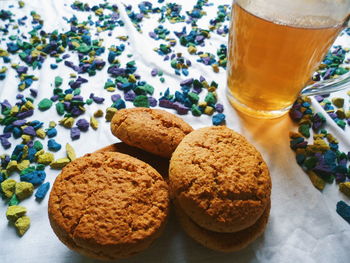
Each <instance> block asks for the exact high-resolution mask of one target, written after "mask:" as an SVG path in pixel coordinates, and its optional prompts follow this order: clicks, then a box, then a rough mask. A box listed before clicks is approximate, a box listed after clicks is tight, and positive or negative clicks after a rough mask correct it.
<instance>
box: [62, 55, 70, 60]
mask: <svg viewBox="0 0 350 263" xmlns="http://www.w3.org/2000/svg"><path fill="white" fill-rule="evenodd" d="M69 57H70V55H69V54H64V55H63V56H62V59H67V58H69Z"/></svg>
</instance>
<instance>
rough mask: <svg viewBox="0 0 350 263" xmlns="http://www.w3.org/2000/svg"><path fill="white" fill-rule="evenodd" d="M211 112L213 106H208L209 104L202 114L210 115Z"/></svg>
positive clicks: (212, 111)
mask: <svg viewBox="0 0 350 263" xmlns="http://www.w3.org/2000/svg"><path fill="white" fill-rule="evenodd" d="M213 113H214V108H213V107H210V106H207V107H205V109H204V114H207V115H212V114H213Z"/></svg>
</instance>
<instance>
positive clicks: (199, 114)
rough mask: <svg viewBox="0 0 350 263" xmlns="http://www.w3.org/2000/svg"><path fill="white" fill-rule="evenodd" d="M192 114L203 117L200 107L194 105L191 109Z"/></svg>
mask: <svg viewBox="0 0 350 263" xmlns="http://www.w3.org/2000/svg"><path fill="white" fill-rule="evenodd" d="M191 112H192V115H193V116H201V115H202V112H201V110H200V109H199V107H198V106H197V105H194V104H193V105H192V107H191Z"/></svg>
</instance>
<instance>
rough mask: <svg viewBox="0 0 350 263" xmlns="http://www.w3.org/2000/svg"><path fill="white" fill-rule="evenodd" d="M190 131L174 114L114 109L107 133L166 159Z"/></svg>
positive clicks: (155, 110) (189, 127)
mask: <svg viewBox="0 0 350 263" xmlns="http://www.w3.org/2000/svg"><path fill="white" fill-rule="evenodd" d="M192 130H193V129H192V127H191V126H190V125H189V124H187V123H186V122H185V121H183V120H182V119H181V118H179V117H177V116H176V115H174V114H171V113H169V112H166V111H163V110H157V109H149V108H130V109H122V110H118V111H117V112H116V113H115V114H114V116H113V119H112V121H111V131H112V133H113V134H114V135H115V136H116V137H118V138H119V139H120V140H121V141H123V142H125V143H126V144H129V145H131V146H134V147H137V148H140V149H142V150H145V151H147V152H150V153H154V154H156V155H160V156H162V157H166V158H170V157H171V154H172V153H173V152H174V150H175V149H176V147H177V146H178V144H179V143H180V142H181V140H182V139H183V138H184V137H185V135H186V134H188V133H190V132H191V131H192Z"/></svg>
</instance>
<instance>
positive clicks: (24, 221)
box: [15, 216, 30, 236]
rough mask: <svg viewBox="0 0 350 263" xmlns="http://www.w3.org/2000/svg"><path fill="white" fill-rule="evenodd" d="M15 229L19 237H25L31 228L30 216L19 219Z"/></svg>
mask: <svg viewBox="0 0 350 263" xmlns="http://www.w3.org/2000/svg"><path fill="white" fill-rule="evenodd" d="M15 227H16V229H17V233H18V235H20V236H23V235H24V233H25V232H27V230H28V229H29V227H30V218H29V217H28V216H22V217H20V218H18V219H17V220H16V222H15Z"/></svg>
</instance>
